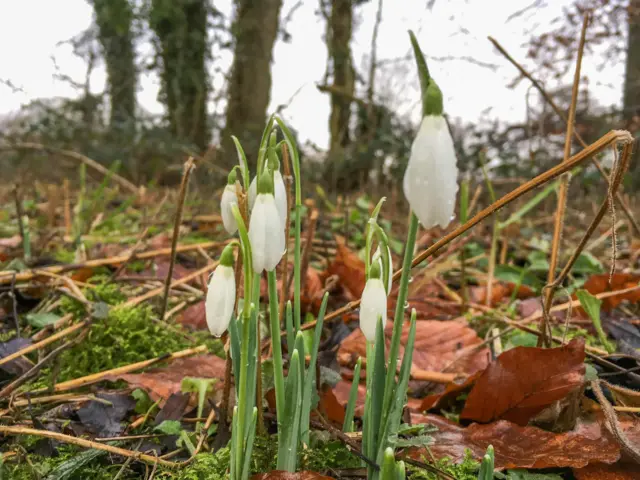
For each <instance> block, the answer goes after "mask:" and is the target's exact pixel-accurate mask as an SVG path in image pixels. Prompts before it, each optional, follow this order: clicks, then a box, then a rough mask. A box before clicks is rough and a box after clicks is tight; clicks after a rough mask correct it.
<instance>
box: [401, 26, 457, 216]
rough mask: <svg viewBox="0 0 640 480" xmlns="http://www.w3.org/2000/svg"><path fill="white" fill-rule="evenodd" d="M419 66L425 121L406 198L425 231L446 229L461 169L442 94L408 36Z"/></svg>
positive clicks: (414, 152) (416, 142)
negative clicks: (457, 163)
mask: <svg viewBox="0 0 640 480" xmlns="http://www.w3.org/2000/svg"><path fill="white" fill-rule="evenodd" d="M409 33H410V36H411V42H412V44H413V49H414V53H415V56H416V62H417V64H418V70H419V74H420V75H419V76H420V87H421V89H422V114H423V119H422V123H421V124H420V129H419V131H418V134H417V135H416V138H415V139H414V141H413V144H412V145H411V155H410V156H409V163H408V165H407V169H406V171H405V174H404V181H403V189H404V194H405V197H406V198H407V201H408V202H409V205H410V206H411V209H412V210H413V212H414V213H415V214H416V216H417V217H418V219H419V220H420V223H422V225H423V226H424V227H425V228H431V227H434V226H436V225H440V226H441V227H446V226H447V225H448V224H449V223H450V222H451V220H452V219H453V211H454V208H455V203H456V202H455V199H456V193H457V191H458V183H457V177H458V167H457V166H456V153H455V148H454V146H453V139H452V138H451V133H450V132H449V127H448V125H447V121H446V119H445V118H444V117H443V116H442V111H443V106H442V92H441V91H440V88H439V87H438V85H437V84H436V82H435V81H434V80H433V78H431V76H430V75H429V70H428V68H427V63H426V61H425V59H424V56H423V54H422V51H421V50H420V47H419V45H418V43H417V41H416V39H415V37H414V36H413V33H412V32H409Z"/></svg>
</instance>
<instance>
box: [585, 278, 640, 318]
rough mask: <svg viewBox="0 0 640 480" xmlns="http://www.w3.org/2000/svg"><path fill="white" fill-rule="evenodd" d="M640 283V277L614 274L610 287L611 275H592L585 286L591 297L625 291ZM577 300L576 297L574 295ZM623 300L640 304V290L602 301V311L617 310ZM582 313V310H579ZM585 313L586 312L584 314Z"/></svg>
mask: <svg viewBox="0 0 640 480" xmlns="http://www.w3.org/2000/svg"><path fill="white" fill-rule="evenodd" d="M638 282H640V276H638V275H633V274H631V273H614V274H613V276H612V277H611V284H610V285H609V274H608V273H603V274H601V275H591V276H590V277H589V279H588V280H587V281H586V282H585V284H584V287H583V288H584V289H585V290H586V291H588V292H589V293H590V294H591V295H597V294H599V293H604V292H615V291H616V290H624V289H625V288H630V287H635V286H637V285H638ZM573 298H574V300H575V298H576V296H575V295H573ZM623 300H627V301H629V302H640V289H638V290H634V291H631V292H627V293H623V294H621V295H616V296H613V297H607V298H603V299H602V310H604V311H606V312H608V311H610V310H612V309H614V308H616V307H617V306H618V305H619V304H620V303H622V301H623ZM579 311H581V312H582V309H579ZM582 313H584V312H582Z"/></svg>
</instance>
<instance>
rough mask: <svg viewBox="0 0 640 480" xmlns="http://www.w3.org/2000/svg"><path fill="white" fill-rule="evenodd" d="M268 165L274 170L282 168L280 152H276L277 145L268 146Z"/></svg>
mask: <svg viewBox="0 0 640 480" xmlns="http://www.w3.org/2000/svg"><path fill="white" fill-rule="evenodd" d="M267 165H268V166H269V168H270V169H271V171H272V172H277V171H278V170H280V159H279V158H278V153H277V152H276V148H275V147H271V146H270V147H269V148H267Z"/></svg>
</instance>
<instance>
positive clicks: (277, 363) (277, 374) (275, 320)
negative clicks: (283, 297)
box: [267, 270, 285, 433]
mask: <svg viewBox="0 0 640 480" xmlns="http://www.w3.org/2000/svg"><path fill="white" fill-rule="evenodd" d="M267 279H268V283H269V318H270V320H271V347H272V348H273V383H274V387H275V390H276V414H277V421H278V432H279V433H280V432H281V431H282V430H281V422H282V420H283V419H284V407H285V404H284V402H285V397H284V373H283V370H282V345H281V342H280V315H279V313H278V288H277V281H276V272H275V270H272V271H270V272H267Z"/></svg>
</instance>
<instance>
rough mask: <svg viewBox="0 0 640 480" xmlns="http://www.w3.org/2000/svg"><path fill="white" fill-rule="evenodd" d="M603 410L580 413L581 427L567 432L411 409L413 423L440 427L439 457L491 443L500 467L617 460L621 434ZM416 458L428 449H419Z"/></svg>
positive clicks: (477, 450) (459, 456)
mask: <svg viewBox="0 0 640 480" xmlns="http://www.w3.org/2000/svg"><path fill="white" fill-rule="evenodd" d="M602 419H603V416H602V415H599V416H597V415H594V416H592V417H590V418H588V419H579V420H578V422H577V425H576V427H575V428H574V429H573V430H571V431H569V432H566V433H553V432H548V431H546V430H542V429H541V428H538V427H521V426H518V425H516V424H515V423H512V422H508V421H506V420H499V421H497V422H493V423H490V424H487V425H483V424H479V423H474V424H471V425H470V426H469V427H466V428H465V427H461V426H460V425H458V424H456V423H453V422H450V421H449V420H446V419H445V418H443V417H440V416H437V415H420V414H412V415H411V421H412V423H413V424H417V423H428V424H432V425H435V426H436V427H437V428H438V431H436V432H434V433H432V434H430V435H431V436H433V438H434V444H433V445H431V446H430V447H429V448H430V450H431V453H432V454H433V455H434V457H435V458H438V459H440V458H444V457H449V458H451V459H452V460H453V461H454V462H460V461H462V460H463V459H464V455H465V449H469V450H471V453H472V454H473V457H474V458H476V459H478V460H479V459H481V458H482V457H483V456H484V454H485V452H486V450H487V447H488V446H489V445H493V447H494V450H495V466H496V468H500V469H504V468H535V469H538V468H556V467H572V468H581V467H584V466H586V465H588V464H589V463H595V462H600V463H615V462H617V461H618V459H619V458H620V446H619V444H618V442H617V440H616V439H615V438H614V437H613V435H612V434H611V433H610V432H609V430H608V429H607V428H606V427H605V426H604V423H603V422H602ZM410 455H411V456H412V457H413V458H417V459H419V458H421V457H422V456H423V455H424V456H425V457H426V458H429V454H428V453H427V452H426V451H425V450H420V449H414V450H412V451H411V452H410Z"/></svg>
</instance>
